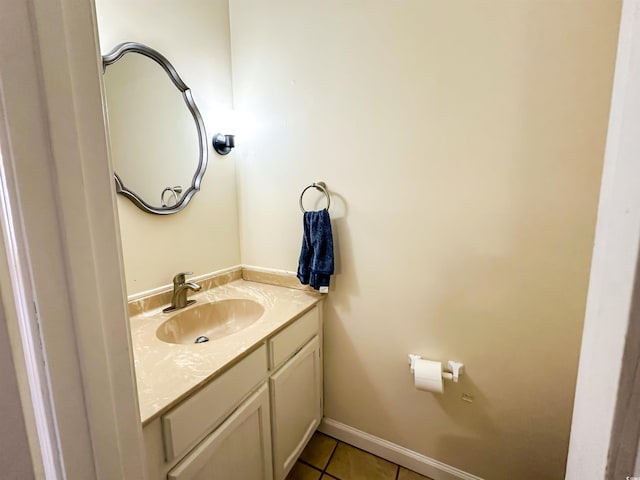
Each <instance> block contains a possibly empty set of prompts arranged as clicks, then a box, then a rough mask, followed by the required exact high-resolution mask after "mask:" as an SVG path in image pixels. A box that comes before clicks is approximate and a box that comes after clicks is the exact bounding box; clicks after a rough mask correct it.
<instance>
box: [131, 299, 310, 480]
mask: <svg viewBox="0 0 640 480" xmlns="http://www.w3.org/2000/svg"><path fill="white" fill-rule="evenodd" d="M321 318H322V315H321V306H320V305H316V306H314V307H313V308H312V309H311V310H309V311H308V312H306V313H304V314H303V315H301V316H300V317H298V318H297V319H296V320H294V321H293V322H291V323H290V324H289V325H288V326H286V327H285V328H284V329H282V330H280V331H279V332H277V333H274V334H272V335H271V336H269V337H268V338H267V339H266V340H265V341H264V342H263V343H261V344H260V345H259V346H258V347H257V348H254V349H253V350H252V351H251V352H250V353H249V354H246V355H245V356H244V357H243V358H241V359H239V360H237V361H236V363H235V364H234V365H233V366H231V367H230V368H229V369H228V370H226V371H225V372H224V373H222V374H221V375H219V376H217V377H216V378H214V379H213V380H211V381H210V382H208V383H207V384H206V385H204V386H203V387H201V388H200V389H198V390H197V391H195V392H193V393H192V394H191V396H190V397H189V398H187V399H186V400H183V401H182V402H181V403H179V404H178V405H176V406H175V407H173V408H172V409H171V410H169V411H168V412H166V413H165V414H164V415H162V416H161V417H159V418H156V419H154V420H153V421H152V422H151V423H149V424H148V425H146V426H145V427H144V429H143V434H144V442H145V449H146V453H147V465H148V470H149V479H150V480H164V479H168V480H216V479H220V480H284V478H285V477H286V475H287V474H288V472H289V471H290V470H291V468H292V467H293V465H294V463H295V461H296V459H297V457H298V456H299V454H300V453H301V452H302V450H303V449H304V447H305V446H306V444H307V442H308V441H309V439H310V438H311V436H312V435H313V432H314V431H315V429H316V428H317V426H318V425H319V423H320V420H321V418H322V359H321V348H322V347H321V346H322V328H321V326H322V322H321Z"/></svg>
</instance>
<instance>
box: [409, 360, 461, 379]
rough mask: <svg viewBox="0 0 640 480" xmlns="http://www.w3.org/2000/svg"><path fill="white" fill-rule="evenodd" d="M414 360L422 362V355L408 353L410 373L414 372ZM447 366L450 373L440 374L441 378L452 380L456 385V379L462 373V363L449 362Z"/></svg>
mask: <svg viewBox="0 0 640 480" xmlns="http://www.w3.org/2000/svg"><path fill="white" fill-rule="evenodd" d="M416 360H422V355H416V354H415V353H410V354H409V365H411V367H410V370H411V373H413V372H414V369H415V364H416ZM448 366H449V370H450V371H444V372H442V378H444V379H446V380H453V381H454V383H458V379H459V378H460V375H462V374H463V373H464V363H460V362H455V361H453V360H449V362H448Z"/></svg>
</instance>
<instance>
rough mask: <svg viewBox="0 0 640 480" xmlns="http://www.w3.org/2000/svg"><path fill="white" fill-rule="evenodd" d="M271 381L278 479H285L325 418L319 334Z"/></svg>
mask: <svg viewBox="0 0 640 480" xmlns="http://www.w3.org/2000/svg"><path fill="white" fill-rule="evenodd" d="M269 382H270V390H271V423H272V434H273V462H274V465H273V469H274V478H275V480H283V479H284V478H285V476H286V475H287V473H289V470H291V467H293V464H294V463H295V462H296V460H297V458H298V456H299V455H300V453H301V452H302V449H304V447H305V445H306V444H307V442H308V441H309V439H310V438H311V435H313V432H314V430H315V429H316V428H317V427H318V424H319V423H320V420H321V418H322V365H321V363H320V341H319V339H318V337H317V336H315V337H313V339H312V340H311V341H309V343H307V345H306V346H305V347H304V348H302V350H300V351H299V352H298V353H297V354H296V355H295V356H294V357H293V358H292V359H291V360H289V361H288V362H287V363H285V364H284V366H283V367H282V368H281V369H280V370H278V372H277V373H276V374H275V375H273V376H272V377H271V378H270V379H269Z"/></svg>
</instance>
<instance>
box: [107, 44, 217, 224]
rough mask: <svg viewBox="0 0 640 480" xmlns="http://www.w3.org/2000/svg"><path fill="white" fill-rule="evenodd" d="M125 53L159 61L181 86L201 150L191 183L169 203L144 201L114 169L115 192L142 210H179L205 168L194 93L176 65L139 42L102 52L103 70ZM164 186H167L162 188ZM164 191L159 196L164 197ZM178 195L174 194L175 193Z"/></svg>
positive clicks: (202, 134) (204, 145)
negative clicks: (152, 203) (126, 184)
mask: <svg viewBox="0 0 640 480" xmlns="http://www.w3.org/2000/svg"><path fill="white" fill-rule="evenodd" d="M127 53H139V54H141V55H144V56H146V57H148V58H150V59H152V60H153V61H155V62H156V63H158V65H160V66H161V67H162V68H163V69H164V71H165V72H166V73H167V75H169V78H170V79H171V81H172V82H173V84H174V85H175V86H176V88H178V90H180V92H181V93H182V98H183V99H184V101H185V103H186V105H187V108H188V109H189V111H190V112H191V115H192V116H193V120H194V121H195V125H196V130H197V133H198V147H199V150H200V157H199V162H198V167H197V169H196V172H195V173H194V175H193V179H192V181H191V186H190V187H189V188H188V189H186V191H184V194H183V195H182V196H181V197H180V198H179V199H177V202H176V203H175V204H174V205H171V206H162V207H154V206H152V205H150V204H149V203H147V201H145V200H144V199H142V198H141V197H140V196H139V195H138V194H137V193H136V192H134V191H133V190H130V189H129V188H127V187H126V186H125V184H124V183H123V181H122V179H121V178H120V177H119V176H118V174H117V173H115V172H114V174H113V175H114V177H115V182H116V192H117V193H119V194H121V195H124V196H125V197H127V198H128V199H129V200H131V201H132V202H133V203H134V204H135V205H136V206H137V207H138V208H140V209H141V210H143V211H145V212H148V213H154V214H157V215H168V214H171V213H176V212H179V211H180V210H182V209H183V208H184V207H186V206H187V204H188V203H189V201H190V200H191V198H192V197H193V196H194V195H195V193H196V192H197V191H198V190H200V183H201V181H202V177H203V176H204V172H205V170H206V168H207V140H206V138H207V135H206V132H205V128H204V122H203V121H202V116H201V115H200V111H199V110H198V107H197V106H196V104H195V102H194V101H193V96H192V95H191V90H190V89H189V87H187V85H185V83H184V82H183V81H182V79H181V78H180V76H179V75H178V72H177V71H176V69H175V68H174V67H173V65H171V63H170V62H169V61H168V60H167V59H166V58H165V57H164V56H163V55H162V54H160V53H159V52H157V51H156V50H154V49H152V48H150V47H147V46H146V45H143V44H141V43H136V42H126V43H122V44H120V45H118V46H117V47H116V48H114V49H113V50H112V51H111V52H110V53H108V54H106V55H104V56H103V57H102V69H103V73H104V72H105V71H106V69H107V67H108V66H109V65H112V64H113V63H115V62H117V61H118V60H119V59H120V58H122V57H123V56H124V55H125V54H127ZM165 190H166V189H165ZM176 192H178V193H179V190H177V188H176V189H175V191H174V192H173V194H174V195H176ZM164 193H165V192H163V195H162V198H163V199H164ZM176 197H177V195H176Z"/></svg>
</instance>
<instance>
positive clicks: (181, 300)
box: [162, 272, 200, 313]
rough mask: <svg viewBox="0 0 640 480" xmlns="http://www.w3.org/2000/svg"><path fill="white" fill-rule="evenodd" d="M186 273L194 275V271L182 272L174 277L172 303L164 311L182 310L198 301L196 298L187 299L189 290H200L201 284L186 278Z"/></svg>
mask: <svg viewBox="0 0 640 480" xmlns="http://www.w3.org/2000/svg"><path fill="white" fill-rule="evenodd" d="M186 275H193V272H181V273H178V274H177V275H176V276H174V277H173V295H172V297H171V305H169V306H168V307H167V308H165V309H163V310H162V311H163V312H164V313H167V312H172V311H174V310H180V309H181V308H185V307H188V306H189V305H193V304H194V303H196V301H195V300H187V290H192V291H194V292H199V291H200V285H198V284H197V283H193V282H187V281H186V280H185V276H186Z"/></svg>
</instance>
